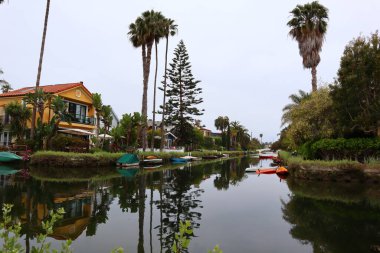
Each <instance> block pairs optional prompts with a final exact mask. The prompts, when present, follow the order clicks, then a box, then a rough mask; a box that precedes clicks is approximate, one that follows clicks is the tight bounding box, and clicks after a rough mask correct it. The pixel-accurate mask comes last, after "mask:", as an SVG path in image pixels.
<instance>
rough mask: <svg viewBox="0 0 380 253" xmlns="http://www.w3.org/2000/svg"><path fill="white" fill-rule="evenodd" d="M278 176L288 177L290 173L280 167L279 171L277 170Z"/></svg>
mask: <svg viewBox="0 0 380 253" xmlns="http://www.w3.org/2000/svg"><path fill="white" fill-rule="evenodd" d="M276 174H277V175H288V174H289V172H288V170H287V169H286V168H285V167H282V166H281V167H278V169H277V170H276Z"/></svg>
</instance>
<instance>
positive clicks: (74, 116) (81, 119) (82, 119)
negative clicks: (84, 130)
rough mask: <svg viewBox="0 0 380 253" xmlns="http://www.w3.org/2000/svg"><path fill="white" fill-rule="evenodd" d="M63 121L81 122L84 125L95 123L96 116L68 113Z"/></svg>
mask: <svg viewBox="0 0 380 253" xmlns="http://www.w3.org/2000/svg"><path fill="white" fill-rule="evenodd" d="M62 121H63V122H71V123H79V124H84V125H91V126H94V125H95V118H94V117H83V116H80V115H77V114H68V115H67V116H65V117H64V118H63V119H62Z"/></svg>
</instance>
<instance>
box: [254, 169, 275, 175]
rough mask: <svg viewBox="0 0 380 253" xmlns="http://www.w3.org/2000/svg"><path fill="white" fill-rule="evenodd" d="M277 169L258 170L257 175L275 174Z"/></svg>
mask: <svg viewBox="0 0 380 253" xmlns="http://www.w3.org/2000/svg"><path fill="white" fill-rule="evenodd" d="M276 170H277V169H257V170H256V174H275V173H276Z"/></svg>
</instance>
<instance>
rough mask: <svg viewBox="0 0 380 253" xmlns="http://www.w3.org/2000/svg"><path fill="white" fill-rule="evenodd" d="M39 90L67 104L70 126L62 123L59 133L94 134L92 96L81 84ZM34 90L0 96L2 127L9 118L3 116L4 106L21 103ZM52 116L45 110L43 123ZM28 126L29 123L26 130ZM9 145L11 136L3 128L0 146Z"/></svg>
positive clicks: (48, 86)
mask: <svg viewBox="0 0 380 253" xmlns="http://www.w3.org/2000/svg"><path fill="white" fill-rule="evenodd" d="M40 88H41V89H42V90H43V91H44V92H46V93H50V94H52V95H53V96H61V97H62V98H63V99H64V100H65V101H66V103H67V108H68V113H69V114H70V115H71V117H70V118H71V124H69V123H68V122H64V121H62V122H61V123H60V124H59V132H63V133H67V134H71V135H80V136H86V137H88V136H90V135H93V134H94V131H95V128H96V126H95V110H94V107H93V104H92V94H91V92H90V91H89V90H88V89H87V88H86V87H85V86H84V85H83V82H78V83H66V84H54V85H45V86H40ZM34 90H35V87H25V88H21V89H17V90H12V91H10V92H7V93H3V94H0V120H1V122H2V123H3V125H6V124H7V123H8V122H9V117H8V116H7V115H6V114H5V106H6V105H7V104H8V103H10V102H12V101H18V102H20V103H23V98H24V97H25V95H26V94H28V93H34ZM52 115H53V111H52V110H49V109H48V108H47V109H46V110H45V112H44V116H43V121H44V122H48V121H49V120H50V119H49V118H51V117H52ZM37 117H38V116H37ZM30 126H31V125H30V122H29V123H28V128H30ZM10 143H12V136H11V133H10V132H9V131H8V130H7V128H5V129H4V131H3V132H2V133H1V134H0V145H4V146H7V145H9V144H10Z"/></svg>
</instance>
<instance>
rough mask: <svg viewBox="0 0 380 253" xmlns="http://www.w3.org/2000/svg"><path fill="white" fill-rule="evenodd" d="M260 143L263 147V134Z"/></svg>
mask: <svg viewBox="0 0 380 253" xmlns="http://www.w3.org/2000/svg"><path fill="white" fill-rule="evenodd" d="M260 142H261V145H263V134H260Z"/></svg>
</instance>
